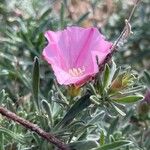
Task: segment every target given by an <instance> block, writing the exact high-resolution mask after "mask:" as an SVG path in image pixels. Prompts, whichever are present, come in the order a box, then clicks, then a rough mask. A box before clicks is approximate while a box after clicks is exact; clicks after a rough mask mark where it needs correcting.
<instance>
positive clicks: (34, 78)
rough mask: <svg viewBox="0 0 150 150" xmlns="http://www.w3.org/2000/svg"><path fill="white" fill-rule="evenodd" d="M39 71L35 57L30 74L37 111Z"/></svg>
mask: <svg viewBox="0 0 150 150" xmlns="http://www.w3.org/2000/svg"><path fill="white" fill-rule="evenodd" d="M39 70H40V67H39V60H38V57H35V58H34V63H33V72H32V91H33V97H34V101H35V103H36V106H37V108H38V109H39V84H40V73H39Z"/></svg>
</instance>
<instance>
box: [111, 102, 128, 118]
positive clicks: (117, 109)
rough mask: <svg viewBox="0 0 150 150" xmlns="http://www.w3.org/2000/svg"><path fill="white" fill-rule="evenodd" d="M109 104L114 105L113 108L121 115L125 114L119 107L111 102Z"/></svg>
mask: <svg viewBox="0 0 150 150" xmlns="http://www.w3.org/2000/svg"><path fill="white" fill-rule="evenodd" d="M111 105H112V106H113V107H114V109H115V110H116V111H117V112H118V113H119V114H120V115H121V116H125V115H126V114H125V113H124V112H123V111H122V110H121V109H119V108H118V107H117V106H116V105H115V104H113V103H111Z"/></svg>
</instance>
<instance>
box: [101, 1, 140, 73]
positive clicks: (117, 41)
mask: <svg viewBox="0 0 150 150" xmlns="http://www.w3.org/2000/svg"><path fill="white" fill-rule="evenodd" d="M140 2H141V0H137V1H136V2H135V4H134V6H133V8H132V10H131V12H130V14H129V17H128V19H127V21H128V22H130V21H131V18H132V17H133V14H134V12H135V9H136V7H137V6H138V4H139V3H140ZM126 30H127V28H126V24H125V26H124V28H123V30H122V32H121V34H120V35H119V37H118V38H117V40H116V42H115V43H114V44H113V45H112V47H111V50H110V53H109V54H108V55H107V56H106V58H105V60H104V61H103V62H102V64H100V65H99V73H101V72H102V71H103V70H104V67H105V64H106V63H108V62H109V60H110V59H111V58H112V55H113V54H114V52H116V48H117V46H118V43H119V42H120V40H121V39H122V37H123V36H124V34H125V32H126Z"/></svg>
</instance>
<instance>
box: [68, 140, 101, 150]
mask: <svg viewBox="0 0 150 150" xmlns="http://www.w3.org/2000/svg"><path fill="white" fill-rule="evenodd" d="M68 146H69V148H70V149H72V150H73V149H74V150H90V149H91V148H95V147H98V146H99V144H98V143H97V142H96V141H92V140H87V141H77V142H73V143H70V144H68Z"/></svg>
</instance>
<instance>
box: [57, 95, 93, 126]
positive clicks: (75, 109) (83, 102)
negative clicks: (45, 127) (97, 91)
mask: <svg viewBox="0 0 150 150" xmlns="http://www.w3.org/2000/svg"><path fill="white" fill-rule="evenodd" d="M91 103H92V102H91V100H90V94H86V95H84V96H83V97H81V98H80V99H79V100H78V101H77V102H76V103H75V104H74V105H73V106H72V107H71V108H70V109H69V111H68V112H67V113H66V115H65V116H64V118H63V119H62V120H61V121H60V122H59V123H58V124H57V126H56V128H60V127H62V128H63V127H66V126H67V125H69V124H70V123H71V122H72V120H73V119H74V118H75V117H76V116H77V115H78V114H79V113H80V112H81V111H82V110H84V109H85V108H87V107H88V106H89V105H90V104H91Z"/></svg>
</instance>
